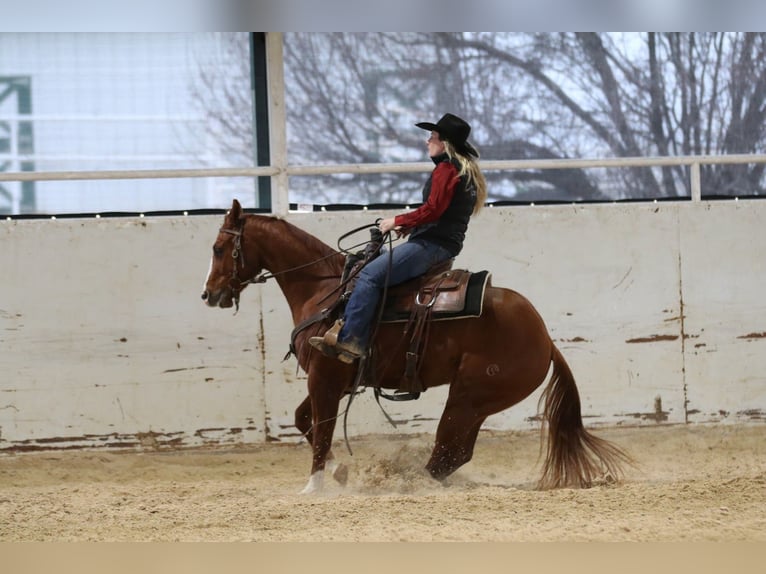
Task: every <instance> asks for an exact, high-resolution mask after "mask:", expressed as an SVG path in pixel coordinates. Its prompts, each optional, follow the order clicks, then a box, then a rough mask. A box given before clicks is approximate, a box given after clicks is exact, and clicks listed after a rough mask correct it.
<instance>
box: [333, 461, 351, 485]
mask: <svg viewBox="0 0 766 574" xmlns="http://www.w3.org/2000/svg"><path fill="white" fill-rule="evenodd" d="M332 477H333V478H334V479H335V481H336V482H337V483H338V484H340V485H341V486H346V484H347V483H348V467H347V466H346V465H345V464H339V465H338V466H337V468H336V469H335V470H334V471H333V473H332Z"/></svg>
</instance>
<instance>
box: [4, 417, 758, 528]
mask: <svg viewBox="0 0 766 574" xmlns="http://www.w3.org/2000/svg"><path fill="white" fill-rule="evenodd" d="M595 432H596V434H598V435H599V436H602V437H605V438H607V439H610V440H612V441H614V442H616V443H617V444H619V445H620V446H621V447H623V448H624V449H625V450H627V451H628V452H629V453H630V454H631V455H632V456H633V457H634V458H635V459H636V460H637V463H638V468H637V469H632V468H629V469H627V473H626V476H625V478H624V479H623V481H621V482H620V483H617V484H603V485H600V486H596V487H594V488H591V489H588V490H570V489H563V490H556V491H546V492H541V491H536V490H534V484H535V482H536V480H537V478H538V473H539V468H540V466H539V460H538V454H539V446H540V440H539V439H540V435H539V433H538V432H502V433H500V432H490V431H485V432H482V433H481V434H480V435H479V440H478V442H477V449H476V453H475V456H474V460H473V461H471V462H470V463H469V464H467V465H466V466H464V467H463V468H462V469H460V470H459V471H458V472H457V473H456V474H455V475H453V476H452V477H450V479H448V481H447V482H446V483H445V484H439V483H436V482H435V481H433V480H431V479H430V478H429V477H428V476H427V475H426V474H424V472H423V471H422V470H421V468H422V466H423V465H424V464H425V462H426V460H427V458H428V453H429V450H430V444H431V442H430V441H431V440H432V437H431V436H427V435H422V436H414V437H413V436H409V437H403V436H397V435H385V436H370V437H361V438H352V439H351V447H352V449H353V451H354V455H353V456H349V454H348V452H347V450H346V447H345V445H344V443H342V442H339V443H338V444H337V446H336V447H335V452H336V455H337V456H338V458H339V459H340V460H341V461H342V462H344V463H346V464H347V466H348V467H349V480H348V484H347V486H346V487H341V486H340V485H338V484H336V483H335V482H334V481H332V479H330V478H329V477H328V480H327V481H326V488H325V492H324V493H323V494H321V495H318V496H302V495H300V494H299V491H300V490H301V489H302V488H303V486H304V485H305V484H306V481H307V478H308V470H309V460H310V453H309V447H308V446H307V445H306V444H300V445H278V444H267V445H262V446H255V447H247V448H238V449H233V450H225V451H224V450H205V451H200V450H196V451H187V452H153V453H114V452H103V451H89V452H72V451H69V452H41V453H33V454H19V455H13V454H10V455H0V541H4V542H8V541H290V542H299V541H369V542H373V541H374V542H377V541H383V542H395V541H486V542H493V541H729V542H731V541H750V542H754V541H760V542H763V541H766V425H764V424H752V425H743V426H729V425H711V426H658V427H651V428H630V429H628V428H615V429H597V430H596V431H595Z"/></svg>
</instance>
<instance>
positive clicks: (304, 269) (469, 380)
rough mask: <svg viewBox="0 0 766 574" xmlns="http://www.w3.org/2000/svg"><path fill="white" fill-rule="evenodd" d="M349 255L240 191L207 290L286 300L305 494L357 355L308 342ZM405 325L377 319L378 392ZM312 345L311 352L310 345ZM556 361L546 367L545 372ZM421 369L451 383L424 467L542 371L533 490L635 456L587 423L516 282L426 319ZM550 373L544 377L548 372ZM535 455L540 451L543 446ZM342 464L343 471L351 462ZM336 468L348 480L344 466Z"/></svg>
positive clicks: (571, 483) (613, 467) (430, 467)
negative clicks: (466, 310) (298, 384)
mask: <svg viewBox="0 0 766 574" xmlns="http://www.w3.org/2000/svg"><path fill="white" fill-rule="evenodd" d="M344 264H345V257H344V255H343V253H341V252H339V251H337V250H335V249H333V248H331V247H330V246H328V245H327V244H325V243H323V242H322V241H320V240H319V239H318V238H316V237H314V236H313V235H311V234H309V233H307V232H305V231H303V230H301V229H300V228H298V227H296V226H295V225H293V224H291V223H289V222H288V221H286V220H284V219H282V218H279V217H275V216H270V215H257V214H247V213H244V212H243V209H242V207H241V205H240V203H239V202H238V201H237V200H236V199H235V200H233V202H232V205H231V209H230V210H228V212H227V213H226V215H225V217H224V221H223V225H222V226H221V227H220V229H219V232H218V235H217V237H216V239H215V242H214V243H213V253H212V258H211V263H210V268H209V272H208V275H207V279H206V282H205V287H204V291H203V293H202V299H203V301H204V302H205V304H207V305H208V306H209V307H220V308H230V307H232V306H233V305H237V309H238V308H239V298H240V293H241V292H242V291H243V290H244V289H245V288H246V287H247V286H248V285H249V284H250V283H259V282H263V281H265V280H266V279H267V278H273V279H275V280H276V282H277V283H278V285H279V287H280V289H281V290H282V293H283V295H284V296H285V298H286V299H287V303H288V304H289V306H290V312H291V314H292V321H293V323H294V325H296V326H298V325H310V326H309V327H307V328H300V329H296V330H295V331H294V332H293V339H294V341H293V343H292V346H291V349H292V350H293V352H294V353H295V356H296V358H297V361H298V364H299V365H300V367H301V368H302V369H303V370H304V371H305V372H306V373H307V375H308V383H307V387H308V396H307V397H306V398H305V399H304V400H303V402H302V403H301V404H300V405H299V406H298V407H297V409H296V410H295V426H296V428H297V429H298V430H299V431H300V432H301V433H302V434H303V435H304V436H305V437H306V439H307V440H308V442H309V443H310V445H311V449H312V464H311V473H310V476H309V481H308V484H307V485H306V487H305V488H304V489H303V491H302V493H304V494H310V493H315V492H319V491H321V490H322V488H323V482H324V474H325V468H326V466H327V467H329V469H332V468H335V470H336V471H337V470H344V469H341V468H339V467H338V465H337V463H336V462H335V460H334V456H333V453H332V450H331V445H332V440H333V434H334V431H335V427H336V421H337V419H338V417H339V410H340V404H341V402H342V400H343V398H344V396H346V395H348V394H349V393H352V392H353V390H354V382H355V376H356V364H346V363H343V362H341V361H338V360H336V359H333V358H328V357H326V356H324V355H323V354H321V353H319V352H317V351H316V350H315V349H312V347H311V345H310V344H309V342H308V339H309V337H311V336H313V335H317V334H322V333H324V332H325V331H326V330H327V329H328V328H329V327H330V326H331V324H330V322H329V321H328V320H323V321H320V322H318V323H315V324H311V323H312V321H311V318H312V317H314V316H316V314H317V313H318V311H319V310H320V309H321V308H322V306H323V305H325V306H326V305H327V298H328V296H331V294H332V293H333V291H334V290H337V288H338V285H339V281H340V278H341V276H342V273H343V268H344ZM401 338H402V326H401V324H398V325H397V324H396V323H388V324H385V323H383V324H380V325H379V328H378V330H377V331H376V334H375V337H374V340H373V342H372V349H373V354H374V356H379V357H384V358H385V361H384V363H385V368H384V369H380V370H379V371H378V372H377V373H376V385H379V387H380V388H381V389H397V388H399V382H400V379H401V377H402V373H403V372H404V368H405V359H404V354H405V353H404V352H398V353H397V352H396V350H397V349H399V350H401V344H400V343H401ZM312 350H313V352H312ZM551 364H552V371H551ZM419 368H420V372H419V374H420V377H421V379H422V384H423V387H424V388H425V389H427V388H430V387H434V386H438V385H449V391H448V397H447V400H446V404H445V406H444V410H443V413H442V415H441V418H440V421H439V424H438V426H437V430H436V437H435V443H434V446H433V450H432V452H431V456H430V459H429V460H428V462H427V464H426V467H425V468H426V470H427V471H428V472H429V473H430V475H431V476H432V477H433V478H434V479H436V480H439V481H441V480H443V479H445V478H446V477H448V476H449V475H451V474H452V473H453V472H454V471H455V470H457V469H458V468H459V467H461V466H462V465H464V464H465V463H467V462H468V461H470V460H471V458H472V456H473V449H474V446H475V443H476V439H477V436H478V433H479V429H480V427H481V426H482V424H483V423H484V421H485V419H486V418H487V417H488V416H490V415H492V414H495V413H498V412H500V411H503V410H505V409H508V408H510V407H511V406H513V405H515V404H517V403H519V402H520V401H522V400H523V399H524V398H526V397H527V396H529V395H530V394H531V393H532V392H533V391H534V390H535V389H537V388H538V387H539V386H540V385H542V383H543V382H544V381H545V380H546V379H548V381H549V382H548V385H547V386H546V388H545V389H544V391H543V393H542V395H541V397H540V402H539V404H538V408H540V406H541V405H542V417H541V418H542V420H543V425H542V427H541V428H542V429H543V433H544V429H545V428H547V430H548V433H547V440H545V439H546V437H545V436H542V437H541V440H543V441H544V442H547V447H546V449H545V460H544V462H543V465H542V474H541V477H540V479H539V481H538V483H537V487H538V488H539V489H552V488H564V487H570V488H588V487H590V486H592V485H593V484H594V481H595V480H596V479H599V478H601V477H610V476H611V477H612V478H613V479H614V480H618V479H619V478H620V477H621V475H622V474H623V464H624V463H625V462H630V461H631V458H630V456H629V455H627V454H626V453H625V451H623V450H622V449H620V448H619V447H618V446H616V445H615V444H613V443H611V442H609V441H607V440H605V439H603V438H599V437H597V436H595V435H593V434H592V433H590V432H589V431H588V430H586V429H585V428H584V425H583V421H582V416H581V409H580V397H579V393H578V390H577V386H576V385H575V379H574V376H573V374H572V371H571V370H570V368H569V365H568V364H567V362H566V360H565V359H564V356H563V355H562V354H561V352H560V351H559V349H558V348H557V347H556V345H555V344H554V342H553V340H552V339H551V337H550V335H549V334H548V330H547V328H546V326H545V323H544V322H543V319H542V317H541V316H540V314H539V313H538V311H537V310H536V309H535V308H534V306H533V305H532V304H531V303H530V302H529V300H528V299H527V298H526V297H524V296H523V295H521V294H520V293H517V292H516V291H513V290H511V289H507V288H502V287H496V286H493V285H491V284H490V285H488V286H487V287H486V290H485V293H484V302H483V308H482V313H481V315H480V316H479V317H475V318H466V319H459V320H450V321H436V322H434V323H433V324H432V325H431V326H430V332H429V338H428V342H427V349H426V352H424V354H423V357H422V362H421V366H420V367H419ZM549 374H550V376H549ZM541 452H542V449H541ZM346 472H347V471H346ZM338 474H339V475H340V477H339V476H336V475H334V476H335V478H336V479H338V481H339V482H341V483H343V482H344V479H343V478H342V476H343V473H342V472H340V473H338Z"/></svg>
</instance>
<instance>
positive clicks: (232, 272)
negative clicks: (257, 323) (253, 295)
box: [202, 199, 260, 308]
mask: <svg viewBox="0 0 766 574" xmlns="http://www.w3.org/2000/svg"><path fill="white" fill-rule="evenodd" d="M244 229H245V219H244V218H243V217H242V206H241V205H240V204H239V201H237V200H236V199H235V200H234V201H233V202H232V204H231V209H230V210H229V212H228V213H227V214H226V217H225V218H224V220H223V225H222V226H221V228H220V229H219V231H218V237H216V239H215V243H214V244H213V256H212V258H211V260H210V271H208V274H207V281H206V282H205V290H204V291H203V292H202V300H203V301H205V303H206V304H207V305H208V306H210V307H223V308H228V307H231V306H232V305H236V306H237V307H239V294H240V292H241V291H242V289H244V288H245V287H246V286H247V284H248V283H249V282H250V281H251V280H252V278H253V277H254V276H255V274H256V273H257V272H258V271H260V269H254V268H252V265H253V263H254V262H253V261H252V260H251V261H246V260H245V254H244V252H243V250H242V244H243V237H242V234H243V233H244ZM250 255H251V257H250V259H252V255H253V254H250Z"/></svg>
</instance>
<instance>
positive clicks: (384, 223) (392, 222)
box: [378, 217, 401, 235]
mask: <svg viewBox="0 0 766 574" xmlns="http://www.w3.org/2000/svg"><path fill="white" fill-rule="evenodd" d="M378 227H379V228H380V230H381V231H382V232H383V233H387V232H389V231H392V230H393V231H396V233H397V235H398V234H399V232H400V231H401V227H397V225H396V217H387V218H386V219H381V220H380V223H378Z"/></svg>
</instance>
